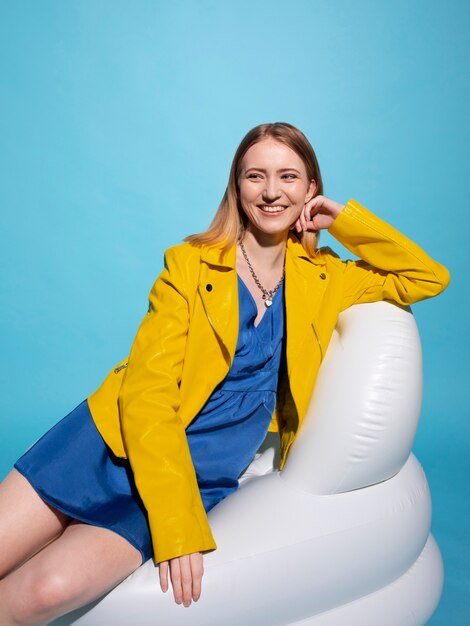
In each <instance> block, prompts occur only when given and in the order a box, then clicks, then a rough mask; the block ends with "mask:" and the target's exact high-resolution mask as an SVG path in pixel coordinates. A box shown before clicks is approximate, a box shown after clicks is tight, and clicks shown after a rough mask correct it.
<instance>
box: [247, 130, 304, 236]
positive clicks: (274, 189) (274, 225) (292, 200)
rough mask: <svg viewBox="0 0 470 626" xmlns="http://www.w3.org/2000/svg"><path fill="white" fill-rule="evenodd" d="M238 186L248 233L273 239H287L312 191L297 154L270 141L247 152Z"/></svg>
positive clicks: (263, 142)
mask: <svg viewBox="0 0 470 626" xmlns="http://www.w3.org/2000/svg"><path fill="white" fill-rule="evenodd" d="M238 185H239V190H240V202H241V205H242V207H243V210H244V212H245V214H246V215H247V217H248V220H249V224H248V230H251V231H252V232H254V233H258V234H264V235H268V236H272V237H273V238H274V239H275V240H278V239H280V238H281V237H286V236H287V234H288V232H289V230H290V228H291V227H292V226H293V225H294V223H295V222H296V220H297V218H298V217H299V215H300V212H301V211H302V209H303V207H304V205H305V203H306V202H308V200H310V199H311V198H312V197H313V195H314V193H315V188H316V185H315V182H314V181H309V180H308V177H307V171H306V169H305V165H304V163H303V161H302V159H301V158H300V157H299V156H298V154H296V153H295V152H294V151H293V150H291V148H289V147H287V146H286V145H284V144H283V143H280V142H278V141H275V140H274V139H272V138H268V139H263V140H262V141H259V142H258V143H256V144H254V145H253V146H251V148H249V149H248V150H247V152H246V153H245V156H244V157H243V159H242V163H241V171H240V177H239V179H238Z"/></svg>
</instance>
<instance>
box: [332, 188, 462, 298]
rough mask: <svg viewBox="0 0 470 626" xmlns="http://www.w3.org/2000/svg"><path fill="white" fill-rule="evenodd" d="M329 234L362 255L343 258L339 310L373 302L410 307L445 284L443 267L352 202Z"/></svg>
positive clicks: (440, 290)
mask: <svg viewBox="0 0 470 626" xmlns="http://www.w3.org/2000/svg"><path fill="white" fill-rule="evenodd" d="M329 232H330V233H331V234H332V235H333V237H335V238H336V239H337V240H338V241H339V242H340V243H341V244H342V245H343V246H345V247H346V248H347V249H348V250H350V252H352V253H353V254H355V255H356V256H358V257H360V259H361V260H359V261H346V262H343V271H344V295H343V301H342V304H341V310H343V309H346V308H347V307H349V306H351V305H352V304H359V303H363V302H375V301H377V300H390V301H392V302H396V303H398V304H402V305H409V304H413V303H414V302H418V301H419V300H424V299H425V298H431V297H432V296H436V295H437V294H439V293H441V292H442V291H443V290H444V289H445V288H446V287H447V286H448V284H449V281H450V276H449V272H448V270H447V269H446V268H445V267H444V266H443V265H441V264H440V263H438V262H437V261H434V260H433V259H432V258H431V257H430V256H429V255H427V254H426V252H424V250H422V249H421V248H420V247H419V246H418V245H416V244H415V243H414V242H413V241H411V240H410V239H408V238H407V237H405V236H404V235H402V234H401V233H400V232H399V231H398V230H396V229H395V228H393V227H392V226H390V224H387V222H384V221H383V220H381V219H379V218H378V217H376V216H375V215H373V214H372V213H371V212H370V211H368V210H367V209H366V208H365V207H363V206H361V205H360V204H359V203H358V202H356V201H355V200H349V201H348V203H347V204H346V205H345V207H344V208H343V210H342V211H341V213H340V214H339V215H338V216H337V217H336V219H335V221H334V222H333V224H332V226H331V227H330V228H329Z"/></svg>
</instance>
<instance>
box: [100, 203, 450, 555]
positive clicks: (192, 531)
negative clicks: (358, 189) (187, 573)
mask: <svg viewBox="0 0 470 626" xmlns="http://www.w3.org/2000/svg"><path fill="white" fill-rule="evenodd" d="M329 232H330V233H331V234H332V235H333V236H334V237H335V238H336V239H337V240H338V241H339V242H340V243H342V244H343V245H344V246H345V247H346V248H348V249H349V250H350V251H351V252H352V253H353V254H355V255H356V256H358V257H359V258H360V259H361V260H359V261H346V262H344V261H341V260H340V259H339V258H338V257H337V255H335V254H334V253H333V252H332V251H331V250H330V249H329V248H323V249H320V250H319V251H318V253H317V255H316V256H315V257H314V258H312V257H309V256H308V255H307V253H306V252H305V250H304V248H303V247H302V245H301V243H300V242H299V240H298V239H297V237H296V236H295V234H294V233H291V234H290V235H289V238H288V241H287V248H286V259H285V287H284V288H285V302H286V331H287V343H286V358H287V379H288V380H287V379H284V380H283V381H282V383H281V384H280V385H279V390H278V401H277V407H276V411H275V413H274V415H273V418H272V422H271V425H270V430H271V431H279V433H280V437H281V461H280V468H281V469H282V467H283V466H284V463H285V460H286V456H287V454H288V451H289V447H290V446H291V444H292V442H293V441H294V439H295V437H296V434H297V432H298V430H299V426H300V424H301V423H302V420H303V418H304V416H305V413H306V410H307V407H308V403H309V399H310V396H311V393H312V389H313V386H314V383H315V379H316V376H317V372H318V369H319V367H320V363H321V362H322V359H323V357H324V355H325V351H326V348H327V346H328V342H329V340H330V337H331V334H332V332H333V329H334V327H335V323H336V320H337V317H338V314H339V313H340V311H342V310H343V309H345V308H347V307H349V306H351V305H352V304H356V303H361V302H373V301H376V300H390V301H392V302H396V303H399V304H402V305H407V304H412V303H414V302H417V301H419V300H423V299H424V298H429V297H431V296H435V295H437V294H438V293H440V292H441V291H443V290H444V289H445V288H446V287H447V285H448V283H449V273H448V271H447V270H446V268H445V267H443V266H442V265H440V264H439V263H437V262H436V261H434V260H433V259H431V258H430V257H429V256H428V255H427V254H426V253H425V252H424V251H423V250H421V248H420V247H418V246H417V245H416V244H415V243H413V242H412V241H410V240H409V239H407V238H406V237H405V236H404V235H402V234H401V233H399V232H398V231H397V230H395V229H394V228H393V227H392V226H390V225H389V224H387V223H385V222H384V221H382V220H380V219H379V218H377V217H376V216H374V215H373V214H372V213H370V212H369V211H368V210H367V209H365V208H364V207H363V206H361V205H360V204H359V203H357V202H356V201H354V200H350V201H349V202H348V203H347V204H346V206H345V207H344V209H343V210H342V211H341V213H340V214H339V215H338V217H337V218H336V219H335V221H334V223H333V225H332V226H331V228H330V229H329ZM235 253H236V247H235V246H233V247H232V248H231V249H230V250H229V251H228V252H227V253H226V254H225V255H224V256H222V254H221V249H220V248H219V247H214V246H212V247H208V246H194V245H191V244H189V243H185V244H181V245H178V246H174V247H172V248H169V249H168V250H167V251H166V253H165V267H164V270H163V271H162V273H161V274H160V276H159V277H158V278H157V280H156V282H155V284H154V285H153V287H152V290H151V292H150V296H149V300H150V304H149V311H148V313H147V315H146V316H145V317H144V319H143V321H142V323H141V325H140V327H139V330H138V332H137V335H136V338H135V340H134V344H133V346H132V350H131V353H130V356H129V359H125V360H124V361H122V362H121V363H120V364H119V365H118V366H116V367H115V368H114V369H113V370H112V371H111V372H110V373H109V375H108V377H107V378H106V380H105V381H104V382H103V384H102V385H101V387H100V388H99V389H98V390H97V391H96V392H95V393H94V394H92V395H91V396H90V398H89V399H88V402H89V406H90V410H91V413H92V416H93V419H94V421H95V423H96V426H97V428H98V430H99V431H100V433H101V435H102V437H103V439H104V440H105V442H106V443H107V444H108V445H109V447H110V448H111V449H112V450H113V452H114V453H115V454H116V455H117V456H119V457H127V458H128V459H129V461H130V464H131V467H132V470H133V472H134V477H135V481H136V485H137V489H138V490H139V494H140V496H141V498H142V500H143V502H144V504H145V507H146V509H147V511H148V515H149V524H150V531H151V535H152V542H153V550H154V557H155V561H156V562H160V561H164V560H168V559H171V558H174V557H177V556H181V555H184V554H189V553H191V552H198V551H199V552H205V551H210V550H213V549H215V548H216V544H215V542H214V539H213V537H212V533H211V529H210V526H209V524H208V521H207V517H206V512H205V510H204V507H203V504H202V500H201V497H200V494H199V489H198V485H197V481H196V475H195V471H194V466H193V464H192V461H191V455H190V451H189V446H188V442H187V438H186V435H185V428H186V427H187V426H188V425H189V423H190V422H191V421H192V420H193V419H194V417H195V416H196V415H197V413H198V412H199V410H200V409H201V408H202V407H203V406H204V404H205V402H206V401H207V399H208V398H209V396H210V395H211V393H212V391H213V390H214V388H215V387H216V386H217V384H218V383H219V382H220V381H221V380H222V379H223V378H224V377H225V375H226V374H227V372H228V371H229V368H230V365H231V363H232V360H233V357H234V354H235V347H236V343H237V338H238V287H237V273H236V267H235V259H236V256H235ZM127 363H128V364H127ZM126 364H127V366H126Z"/></svg>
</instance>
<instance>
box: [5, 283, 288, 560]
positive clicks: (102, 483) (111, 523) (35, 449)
mask: <svg viewBox="0 0 470 626" xmlns="http://www.w3.org/2000/svg"><path fill="white" fill-rule="evenodd" d="M283 287H284V284H281V286H280V288H279V289H278V291H277V292H276V294H275V296H274V298H273V304H272V306H271V307H270V308H268V309H266V311H265V313H264V315H263V317H262V319H261V321H260V322H259V324H258V326H254V320H255V318H256V316H257V313H258V311H257V307H256V303H255V301H254V299H253V297H252V295H251V293H250V292H249V290H248V288H247V287H246V285H245V284H244V282H243V281H242V280H241V278H240V277H238V294H239V334H238V341H237V347H236V351H235V357H234V360H233V363H232V366H231V368H230V371H229V372H228V374H227V376H226V377H225V378H224V380H223V381H222V382H221V383H220V384H219V385H218V386H217V387H216V389H215V390H214V391H213V393H212V395H211V396H210V398H209V400H208V401H207V402H206V404H205V406H204V407H203V408H202V409H201V411H200V412H199V413H198V415H197V416H196V417H195V418H194V420H193V421H192V422H191V424H190V425H189V426H188V427H187V428H186V435H187V438H188V443H189V448H190V451H191V458H192V461H193V464H194V468H195V471H196V477H197V481H198V486H199V489H200V493H201V497H202V501H203V504H204V508H205V510H206V511H207V512H208V511H210V509H211V508H212V507H214V506H215V505H216V504H217V503H218V502H220V501H221V500H223V499H224V498H225V497H227V496H228V495H229V494H230V493H232V492H234V491H235V490H236V489H237V488H238V477H239V476H240V475H241V474H242V473H243V471H244V469H245V468H246V467H247V466H248V465H249V464H250V462H251V460H252V459H253V457H254V455H255V453H256V451H257V450H258V448H259V446H260V445H261V443H262V442H263V440H264V438H265V436H266V433H267V430H268V426H269V423H270V421H271V416H272V413H273V411H274V407H275V404H276V390H277V384H278V377H279V367H280V361H281V355H282V351H283V335H284V290H283ZM14 467H15V468H16V469H17V470H18V471H19V472H20V473H21V474H23V476H25V477H26V478H27V479H28V481H29V482H30V483H31V485H32V486H33V487H34V489H35V490H36V491H37V492H38V493H39V495H40V496H41V497H42V498H43V499H44V500H45V501H46V502H48V503H49V504H51V505H52V506H54V507H55V508H57V509H58V510H60V511H62V512H64V513H66V514H67V515H70V516H71V517H74V518H76V519H79V520H81V521H83V522H86V523H89V524H93V525H95V526H101V527H104V528H108V529H110V530H113V531H114V532H116V533H118V534H120V535H122V536H123V537H124V538H125V539H126V540H127V541H129V542H130V543H131V544H132V545H133V546H134V547H135V548H137V549H138V550H139V551H140V553H141V554H142V562H144V561H146V560H148V559H149V558H151V556H152V542H151V536H150V530H149V526H148V518H147V513H146V510H145V507H144V505H143V503H142V500H141V499H140V496H139V493H138V491H137V488H136V486H135V482H134V478H133V474H132V470H131V468H130V464H129V462H128V461H127V459H121V458H119V457H116V456H115V455H114V454H113V452H112V451H111V449H110V448H109V447H108V446H107V445H106V444H105V442H104V441H103V439H102V437H101V435H100V434H99V432H98V430H97V428H96V426H95V423H94V421H93V418H92V416H91V413H90V411H89V408H88V403H87V401H86V400H84V401H83V402H82V403H81V404H79V405H78V406H77V407H76V408H75V409H74V410H73V411H72V412H71V413H69V414H68V415H67V416H66V417H64V418H63V419H62V420H61V421H60V422H58V423H57V424H56V425H55V426H53V427H52V428H51V429H50V430H49V431H48V432H46V433H45V434H44V435H43V436H42V437H41V438H40V439H39V440H38V441H37V442H36V443H34V444H33V445H32V446H31V447H30V448H29V449H28V450H27V451H26V452H25V453H24V454H23V456H21V457H20V458H19V459H18V460H17V462H16V463H15V465H14Z"/></svg>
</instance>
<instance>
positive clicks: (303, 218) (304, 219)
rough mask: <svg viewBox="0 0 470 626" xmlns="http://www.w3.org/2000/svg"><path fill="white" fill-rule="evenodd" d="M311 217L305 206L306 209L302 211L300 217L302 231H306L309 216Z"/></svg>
mask: <svg viewBox="0 0 470 626" xmlns="http://www.w3.org/2000/svg"><path fill="white" fill-rule="evenodd" d="M308 215H309V209H308V208H307V207H306V206H304V208H303V209H302V211H301V213H300V215H299V222H300V226H301V228H302V230H306V229H307V226H306V222H307V216H308Z"/></svg>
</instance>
